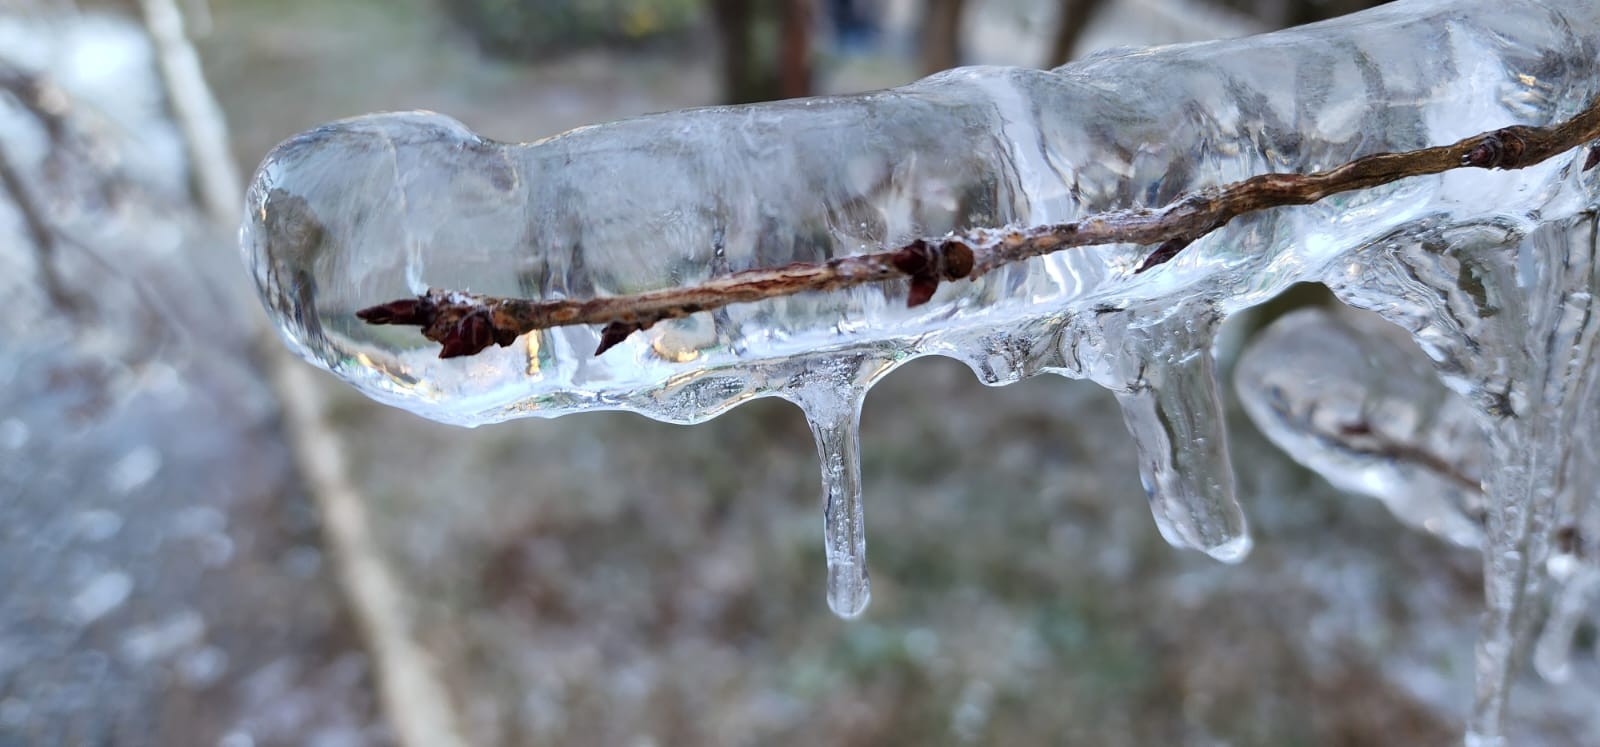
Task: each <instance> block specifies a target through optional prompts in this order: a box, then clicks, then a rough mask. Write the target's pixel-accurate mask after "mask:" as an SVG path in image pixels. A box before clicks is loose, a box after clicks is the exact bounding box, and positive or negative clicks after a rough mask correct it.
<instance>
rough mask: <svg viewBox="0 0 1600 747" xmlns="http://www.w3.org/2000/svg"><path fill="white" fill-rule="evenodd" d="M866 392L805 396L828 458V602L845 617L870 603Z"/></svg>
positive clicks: (825, 503)
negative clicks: (864, 481)
mask: <svg viewBox="0 0 1600 747" xmlns="http://www.w3.org/2000/svg"><path fill="white" fill-rule="evenodd" d="M864 395H865V392H861V391H856V390H852V389H845V390H844V391H841V392H832V391H817V392H812V393H809V396H807V395H802V396H801V397H800V398H799V401H800V402H801V407H802V408H803V409H804V411H805V414H806V422H807V423H808V424H809V425H810V426H811V434H812V435H813V436H814V437H815V438H816V440H817V456H818V457H819V458H820V459H821V461H822V526H823V542H824V545H823V547H824V549H825V551H826V552H827V559H828V607H829V609H832V610H833V612H834V614H836V615H839V616H840V617H846V618H849V617H855V616H857V615H859V614H861V612H862V611H863V610H865V609H866V608H867V602H868V601H870V600H871V598H872V586H871V584H870V581H869V580H868V577H867V527H866V516H865V513H864V511H863V509H862V505H861V400H862V397H863V396H864Z"/></svg>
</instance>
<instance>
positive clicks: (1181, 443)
mask: <svg viewBox="0 0 1600 747" xmlns="http://www.w3.org/2000/svg"><path fill="white" fill-rule="evenodd" d="M1191 306H1192V308H1191ZM1216 324H1217V319H1216V314H1215V312H1214V311H1212V310H1211V309H1209V308H1203V307H1201V305H1199V304H1195V305H1187V304H1185V305H1180V306H1179V307H1177V308H1175V309H1169V310H1168V313H1166V314H1165V315H1164V316H1163V317H1162V318H1160V319H1158V320H1156V321H1152V322H1135V323H1131V324H1129V325H1128V326H1127V327H1126V328H1125V329H1123V330H1121V335H1119V336H1120V337H1121V338H1122V339H1121V340H1120V342H1121V345H1120V346H1119V347H1120V349H1121V353H1120V355H1121V356H1122V357H1123V359H1122V360H1120V361H1118V367H1119V368H1120V369H1121V371H1122V374H1123V375H1124V376H1125V377H1126V379H1125V383H1124V384H1123V385H1121V386H1116V385H1115V384H1113V387H1114V389H1115V390H1116V391H1117V401H1118V402H1120V403H1121V404H1122V417H1123V420H1124V421H1125V422H1126V423H1127V425H1128V431H1129V433H1131V434H1132V435H1133V440H1134V445H1135V447H1136V448H1137V449H1138V453H1139V478H1140V480H1141V481H1143V483H1144V489H1145V492H1146V493H1147V494H1148V495H1149V498H1150V510H1151V512H1152V513H1153V514H1154V515H1155V520H1156V526H1157V527H1158V528H1159V529H1160V530H1161V536H1162V537H1164V538H1166V540H1167V541H1168V542H1170V543H1172V544H1173V545H1174V546H1176V547H1189V548H1194V549H1196V550H1201V551H1203V552H1205V553H1206V554H1208V555H1210V556H1211V557H1214V558H1216V559H1218V560H1221V561H1223V562H1227V563H1236V562H1239V561H1240V560H1243V559H1244V557H1245V555H1247V554H1249V552H1250V545H1251V540H1250V534H1249V529H1248V528H1247V527H1246V524H1245V518H1244V511H1243V510H1242V509H1240V507H1239V501H1238V498H1237V497H1235V495H1234V478H1233V466H1232V464H1231V463H1230V462H1229V459H1228V436H1227V427H1226V425H1225V423H1224V420H1223V412H1222V395H1221V391H1220V387H1219V384H1218V382H1217V371H1216V362H1215V359H1214V358H1213V356H1212V353H1211V347H1212V340H1213V337H1214V334H1215V326H1216ZM1129 366H1132V367H1133V368H1132V370H1128V367H1129ZM1102 383H1106V382H1104V381H1102Z"/></svg>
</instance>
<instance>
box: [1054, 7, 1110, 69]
mask: <svg viewBox="0 0 1600 747" xmlns="http://www.w3.org/2000/svg"><path fill="white" fill-rule="evenodd" d="M1060 5H1061V11H1060V15H1059V16H1058V17H1057V18H1056V35H1055V38H1054V39H1052V40H1051V42H1050V58H1049V59H1047V60H1045V67H1047V68H1053V67H1060V66H1062V65H1065V64H1067V62H1068V61H1070V60H1071V59H1072V58H1073V57H1074V56H1075V55H1076V54H1077V51H1078V40H1080V39H1082V38H1083V32H1084V30H1085V29H1087V28H1089V22H1090V21H1093V20H1094V17H1095V15H1096V14H1097V13H1099V12H1100V9H1101V8H1103V7H1105V0H1061V2H1060Z"/></svg>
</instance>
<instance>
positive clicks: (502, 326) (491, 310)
mask: <svg viewBox="0 0 1600 747" xmlns="http://www.w3.org/2000/svg"><path fill="white" fill-rule="evenodd" d="M1596 139H1600V98H1597V99H1595V100H1594V101H1592V102H1591V103H1590V104H1589V106H1588V107H1587V108H1585V109H1584V110H1583V111H1582V112H1579V113H1578V114H1577V115H1576V116H1574V117H1572V118H1571V119H1568V120H1566V121H1564V122H1560V123H1557V124H1553V125H1550V126H1548V127H1531V126H1526V125H1518V126H1513V127H1505V128H1501V129H1498V130H1493V131H1490V132H1484V133H1480V134H1478V135H1474V136H1472V137H1468V138H1464V139H1462V140H1459V141H1456V142H1455V143H1452V144H1450V145H1441V146H1435V147H1431V148H1421V149H1418V150H1411V151H1404V152H1400V153H1378V154H1374V155H1370V156H1365V157H1363V158H1358V159H1355V160H1354V161H1351V162H1349V163H1346V164H1344V165H1342V166H1338V167H1336V168H1332V169H1328V170H1325V171H1318V172H1315V173H1310V174H1292V173H1271V174H1260V175H1257V176H1253V177H1250V178H1249V179H1245V180H1243V181H1239V182H1235V183H1233V184H1228V185H1223V186H1219V187H1210V188H1205V189H1199V190H1195V191H1193V192H1190V193H1187V194H1184V195H1180V196H1179V197H1178V198H1176V199H1174V200H1173V201H1171V202H1169V203H1167V204H1166V205H1165V206H1163V207H1160V208H1155V209H1148V208H1132V209H1125V210H1114V211H1109V212H1104V213H1100V214H1097V215H1093V216H1089V217H1087V218H1083V219H1081V220H1076V221H1071V222H1068V223H1061V224H1056V225H1047V226H1034V227H1029V228H979V229H971V230H967V231H961V232H953V233H951V234H949V235H946V236H943V237H939V238H932V239H917V240H916V241H913V242H911V243H909V244H906V245H905V246H902V247H900V248H898V249H891V250H886V251H880V252H874V253H869V254H860V255H854V256H849V257H839V258H835V259H831V260H828V261H826V262H819V263H794V264H789V265H785V266H782V267H773V268H758V269H752V270H744V271H740V272H734V273H730V274H727V275H724V276H722V277H718V278H713V279H711V280H709V281H707V282H704V283H701V284H698V285H690V286H685V287H679V288H664V289H661V290H655V291H648V292H644V293H636V294H626V295H616V296H602V297H596V298H583V299H557V300H549V301H538V300H532V299H525V298H502V297H495V296H483V295H474V294H471V293H466V292H462V291H455V290H439V289H433V290H430V291H428V292H427V293H423V294H421V295H419V296H417V297H416V298H407V299H399V300H395V301H391V302H389V303H385V304H379V305H377V306H371V307H368V308H365V309H362V310H360V311H358V312H356V315H357V316H359V317H360V318H361V319H362V320H364V321H366V322H367V323H369V324H399V325H415V326H419V327H421V328H422V333H423V335H424V336H426V337H427V338H428V339H430V340H433V341H434V342H438V343H441V344H442V346H443V347H442V348H441V349H440V351H439V357H440V358H454V357H458V356H466V355H475V354H477V353H479V352H481V351H483V350H484V349H486V348H488V347H489V346H490V345H491V344H498V345H500V346H501V347H504V346H507V345H510V344H511V343H512V342H513V341H514V340H516V338H517V337H519V336H520V335H523V334H526V333H528V332H532V331H535V330H540V329H549V328H552V327H563V326H568V325H575V324H603V325H605V328H604V330H603V331H602V332H601V335H600V345H599V347H597V348H596V349H595V355H600V354H601V353H604V352H605V351H606V350H608V349H610V348H611V347H613V346H615V345H616V344H617V343H620V342H622V341H623V340H625V339H627V337H628V335H631V334H633V333H634V332H637V331H640V330H644V329H649V328H650V327H651V326H653V325H655V324H656V323H657V322H661V321H665V320H668V319H679V318H682V317H686V316H688V315H690V314H695V313H699V312H702V311H710V310H712V309H717V308H721V307H723V306H728V305H730V304H735V303H747V302H752V301H760V300H763V299H768V298H777V297H780V296H790V295H794V294H797V293H806V292H818V291H832V290H838V289H840V288H845V287H849V286H855V285H862V284H865V283H881V282H886V281H890V280H902V279H908V280H910V282H911V291H910V293H909V294H908V296H907V298H906V303H907V305H908V306H918V305H921V304H923V303H926V302H927V301H928V300H929V299H930V298H932V297H933V294H934V291H935V290H937V289H938V287H939V283H940V282H942V281H945V280H962V279H967V278H974V277H978V276H981V275H983V274H984V273H986V272H988V271H990V270H993V269H995V268H997V267H1001V266H1004V265H1007V264H1011V263H1015V262H1021V261H1024V260H1027V259H1031V258H1033V257H1038V256H1043V255H1046V254H1051V253H1054V252H1059V251H1062V250H1065V249H1071V248H1075V247H1083V246H1099V245H1106V244H1142V245H1156V246H1157V248H1156V249H1155V250H1154V251H1152V252H1151V253H1150V254H1149V255H1148V256H1146V257H1145V259H1144V261H1143V262H1142V263H1141V264H1140V265H1139V266H1138V267H1137V268H1136V269H1134V270H1133V272H1134V273H1141V272H1144V271H1146V270H1149V269H1151V268H1153V267H1155V266H1158V265H1161V264H1164V263H1166V262H1167V261H1169V260H1171V259H1172V258H1173V257H1175V256H1177V254H1178V253H1179V252H1180V251H1182V250H1183V248H1184V247H1186V246H1188V245H1189V244H1190V243H1192V242H1194V241H1195V240H1197V239H1199V238H1201V237H1203V236H1205V235H1207V234H1209V233H1211V232H1212V231H1215V230H1217V229H1218V228H1221V227H1222V226H1224V225H1227V223H1228V222H1229V221H1231V220H1233V219H1234V218H1237V217H1239V216H1241V215H1246V214H1249V213H1255V212H1259V211H1262V210H1267V209H1270V208H1277V207H1288V206H1293V205H1309V204H1312V203H1315V202H1318V201H1320V200H1322V199H1324V198H1326V197H1329V196H1331V195H1336V194H1340V193H1343V192H1351V191H1355V190H1359V189H1368V188H1371V187H1377V186H1381V185H1384V184H1390V183H1393V182H1396V181H1399V180H1401V179H1406V178H1409V177H1415V176H1426V175H1430V174H1439V173H1443V172H1445V171H1449V170H1451V169H1458V168H1482V169H1520V168H1524V167H1527V166H1532V165H1535V164H1538V163H1542V162H1543V161H1545V160H1547V159H1549V158H1551V157H1552V156H1555V155H1557V154H1560V153H1564V152H1566V151H1569V150H1572V149H1574V148H1579V147H1582V146H1583V145H1585V144H1587V143H1589V142H1591V141H1594V140H1596ZM1596 164H1600V145H1595V146H1594V147H1593V149H1592V150H1591V151H1590V152H1589V155H1588V157H1587V158H1586V159H1585V161H1584V165H1583V168H1584V170H1586V171H1587V170H1588V169H1591V168H1594V167H1595V165H1596Z"/></svg>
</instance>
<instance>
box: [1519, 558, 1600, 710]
mask: <svg viewBox="0 0 1600 747" xmlns="http://www.w3.org/2000/svg"><path fill="white" fill-rule="evenodd" d="M1597 590H1600V571H1597V570H1596V569H1594V568H1584V569H1582V570H1580V571H1577V572H1575V573H1573V574H1572V577H1571V578H1569V579H1567V581H1566V584H1565V585H1563V586H1562V587H1561V590H1560V591H1558V592H1557V593H1556V595H1555V599H1554V600H1553V601H1552V603H1551V607H1550V617H1549V619H1548V620H1546V621H1545V624H1544V630H1543V631H1541V632H1540V633H1539V643H1538V644H1537V645H1535V646H1534V649H1533V666H1534V668H1535V669H1537V670H1538V672H1539V676H1540V677H1543V678H1545V680H1547V681H1549V682H1557V683H1560V682H1566V681H1567V679H1568V678H1569V677H1570V676H1571V667H1570V664H1571V659H1572V639H1573V636H1576V635H1577V633H1578V625H1579V624H1581V623H1582V622H1583V618H1584V615H1585V614H1587V613H1588V612H1589V604H1590V600H1592V599H1593V598H1594V596H1595V592H1596V591H1597Z"/></svg>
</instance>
